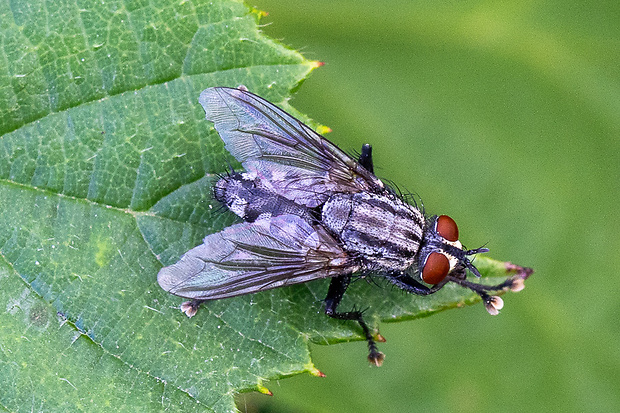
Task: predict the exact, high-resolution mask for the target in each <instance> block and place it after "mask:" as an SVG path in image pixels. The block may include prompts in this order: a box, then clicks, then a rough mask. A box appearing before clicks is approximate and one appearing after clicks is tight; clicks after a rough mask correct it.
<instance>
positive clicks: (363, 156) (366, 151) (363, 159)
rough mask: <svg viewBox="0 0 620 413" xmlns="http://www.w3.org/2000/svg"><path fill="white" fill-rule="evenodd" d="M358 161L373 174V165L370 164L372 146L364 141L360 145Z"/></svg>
mask: <svg viewBox="0 0 620 413" xmlns="http://www.w3.org/2000/svg"><path fill="white" fill-rule="evenodd" d="M358 161H359V163H360V165H362V166H363V167H364V168H365V169H366V170H367V171H368V172H370V173H371V174H374V173H375V171H374V169H375V168H374V167H373V164H372V146H370V144H368V143H366V144H364V145H362V153H360V157H359V160H358Z"/></svg>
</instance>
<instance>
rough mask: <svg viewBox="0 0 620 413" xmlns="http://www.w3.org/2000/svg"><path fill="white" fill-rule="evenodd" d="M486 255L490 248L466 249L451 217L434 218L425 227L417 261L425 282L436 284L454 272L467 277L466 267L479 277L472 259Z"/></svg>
mask: <svg viewBox="0 0 620 413" xmlns="http://www.w3.org/2000/svg"><path fill="white" fill-rule="evenodd" d="M483 252H489V249H488V248H476V249H474V250H466V249H465V248H464V247H463V245H462V244H461V242H460V241H459V229H458V227H457V225H456V222H454V220H453V219H452V218H450V217H449V216H447V215H440V216H439V217H432V218H431V219H430V220H429V221H428V223H427V225H426V229H425V231H424V239H423V241H422V245H421V248H420V253H419V258H418V268H419V269H420V275H421V277H422V280H423V281H424V282H425V283H427V284H433V285H436V284H439V283H441V282H442V281H444V279H445V278H446V277H447V276H448V274H450V273H453V272H455V274H456V275H457V276H458V275H459V274H458V272H461V274H460V275H461V276H463V277H464V275H465V268H467V269H469V270H470V271H471V272H472V273H474V275H476V276H477V277H480V273H479V272H478V269H477V268H476V267H474V265H473V264H472V263H471V261H470V260H469V257H470V256H472V255H475V254H479V253H483Z"/></svg>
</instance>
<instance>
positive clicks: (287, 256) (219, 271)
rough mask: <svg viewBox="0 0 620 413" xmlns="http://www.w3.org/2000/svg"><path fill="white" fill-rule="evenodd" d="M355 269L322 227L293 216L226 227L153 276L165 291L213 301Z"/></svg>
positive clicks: (356, 266) (354, 265)
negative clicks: (155, 276)
mask: <svg viewBox="0 0 620 413" xmlns="http://www.w3.org/2000/svg"><path fill="white" fill-rule="evenodd" d="M357 270H359V266H358V265H356V264H355V263H354V262H353V260H352V259H350V258H349V256H348V255H347V254H346V253H345V252H344V251H343V250H342V248H341V247H340V246H339V245H338V243H337V242H336V241H335V240H334V239H333V238H332V237H331V235H329V234H328V233H327V232H326V231H325V230H324V229H323V228H322V227H319V226H311V225H310V224H308V223H307V222H306V221H304V220H303V219H301V218H300V217H298V216H295V215H280V216H277V217H274V218H270V219H263V220H259V221H256V222H254V223H247V222H244V223H241V224H237V225H233V226H230V227H228V228H226V229H224V230H223V231H221V232H218V233H215V234H211V235H208V236H207V237H205V239H204V242H203V244H201V245H199V246H197V247H196V248H193V249H191V250H189V251H188V252H187V253H185V255H183V257H181V259H180V260H179V261H178V262H177V263H176V264H174V265H171V266H168V267H164V268H162V269H161V271H159V274H158V275H157V281H158V282H159V285H160V286H161V287H162V288H163V289H164V290H166V291H168V292H170V293H172V294H175V295H178V296H181V297H185V298H192V299H200V300H215V299H219V298H225V297H234V296H237V295H242V294H249V293H255V292H258V291H262V290H268V289H271V288H276V287H282V286H285V285H292V284H298V283H304V282H307V281H311V280H315V279H319V278H325V277H332V276H336V275H340V274H345V273H351V272H354V271H357Z"/></svg>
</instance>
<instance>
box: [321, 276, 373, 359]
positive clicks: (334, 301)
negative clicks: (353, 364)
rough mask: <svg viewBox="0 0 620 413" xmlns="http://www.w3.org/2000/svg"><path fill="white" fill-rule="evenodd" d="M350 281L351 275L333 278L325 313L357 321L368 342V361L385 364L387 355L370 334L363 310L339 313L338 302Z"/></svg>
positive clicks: (328, 291) (326, 299) (326, 298)
mask: <svg viewBox="0 0 620 413" xmlns="http://www.w3.org/2000/svg"><path fill="white" fill-rule="evenodd" d="M350 282H351V275H340V276H338V277H334V278H332V280H331V282H330V284H329V289H328V290H327V297H325V314H327V315H328V316H330V317H332V318H337V319H339V320H355V321H357V322H358V323H359V325H360V327H362V330H363V331H364V336H365V337H366V341H367V342H368V361H369V362H370V363H372V364H374V365H375V366H377V367H379V366H381V364H383V360H384V359H385V355H384V354H383V353H382V352H380V351H379V349H378V348H377V344H376V343H375V340H374V338H373V337H372V334H370V329H369V328H368V325H367V324H366V322H365V321H364V319H363V317H362V312H361V311H355V310H354V311H347V312H344V313H339V312H338V311H337V310H336V309H337V308H338V304H340V301H341V300H342V297H343V295H344V292H345V291H346V290H347V287H349V283H350ZM383 341H385V339H383Z"/></svg>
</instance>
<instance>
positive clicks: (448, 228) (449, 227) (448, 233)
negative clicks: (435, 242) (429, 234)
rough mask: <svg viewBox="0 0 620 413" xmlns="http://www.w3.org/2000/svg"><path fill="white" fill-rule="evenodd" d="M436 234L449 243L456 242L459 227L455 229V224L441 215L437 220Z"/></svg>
mask: <svg viewBox="0 0 620 413" xmlns="http://www.w3.org/2000/svg"><path fill="white" fill-rule="evenodd" d="M437 232H438V233H439V235H441V236H442V237H444V238H445V239H447V240H448V241H451V242H454V241H458V239H459V227H457V226H456V222H454V220H453V219H452V218H450V217H449V216H447V215H441V216H440V217H439V218H437Z"/></svg>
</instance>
